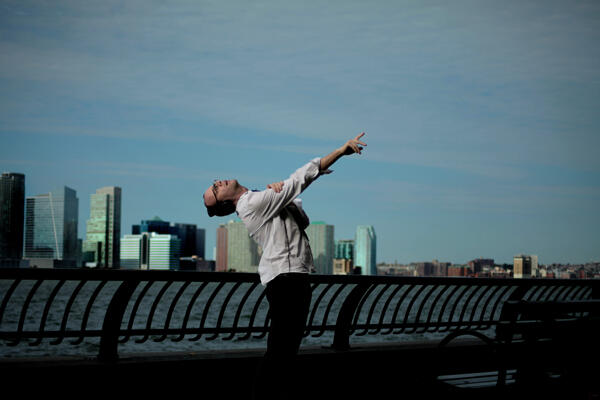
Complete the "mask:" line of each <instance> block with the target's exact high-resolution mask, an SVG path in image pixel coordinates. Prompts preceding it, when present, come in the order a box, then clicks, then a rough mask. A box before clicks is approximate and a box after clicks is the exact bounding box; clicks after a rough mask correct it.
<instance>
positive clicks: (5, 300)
mask: <svg viewBox="0 0 600 400" xmlns="http://www.w3.org/2000/svg"><path fill="white" fill-rule="evenodd" d="M20 283H21V279H15V280H14V281H13V283H12V284H11V285H10V288H8V290H7V291H6V293H5V294H4V298H3V299H2V305H0V326H2V318H4V310H6V306H7V305H8V302H9V300H10V298H11V296H12V294H13V292H14V291H15V289H16V288H17V286H19V284H20Z"/></svg>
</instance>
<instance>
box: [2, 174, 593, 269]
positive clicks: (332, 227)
mask: <svg viewBox="0 0 600 400" xmlns="http://www.w3.org/2000/svg"><path fill="white" fill-rule="evenodd" d="M3 174H6V175H7V176H8V175H15V174H16V175H17V176H20V175H23V176H24V174H22V173H20V172H4V173H3ZM63 187H64V190H67V191H68V192H69V193H70V192H72V193H73V194H72V195H73V196H76V193H77V190H76V189H72V188H69V187H67V186H63ZM109 189H113V190H114V189H116V190H118V202H119V203H120V202H121V198H120V196H121V190H122V189H121V188H120V187H116V186H108V187H103V188H100V189H96V192H95V193H91V194H90V196H91V199H92V201H91V203H93V202H94V196H98V195H99V194H100V195H103V196H107V193H102V192H106V191H107V190H109ZM55 191H56V190H55ZM25 193H27V186H26V185H25ZM51 193H52V191H50V192H49V193H45V194H38V195H34V196H29V195H27V194H25V199H27V198H32V200H31V201H33V199H34V198H47V197H48V196H50V195H51ZM75 201H76V202H77V203H78V205H77V210H78V211H77V221H78V222H77V225H78V228H77V232H80V233H81V232H82V233H83V237H79V236H81V235H79V234H78V237H77V239H80V240H82V249H81V250H82V256H83V253H84V252H85V247H84V245H83V243H85V238H86V234H87V225H88V224H89V222H90V220H89V219H88V220H87V222H86V219H85V218H83V219H82V218H79V214H80V213H81V212H82V211H81V205H80V204H79V199H78V198H77V197H75ZM110 202H114V200H110ZM32 204H33V203H32ZM109 204H110V203H109ZM32 207H33V205H32ZM111 207H112V205H111ZM91 208H92V207H90V209H91ZM24 210H25V211H26V204H24ZM83 212H85V211H83ZM25 214H26V213H24V226H23V231H24V232H26V223H27V222H26V219H27V217H26V215H25ZM88 215H89V212H88ZM222 220H227V221H223V223H221V224H220V225H219V226H220V227H221V226H223V227H226V226H227V225H229V224H230V223H235V224H237V225H239V224H241V221H240V220H239V218H237V217H232V216H229V217H226V218H223V219H222ZM156 221H159V223H164V224H166V226H167V227H168V230H169V231H172V230H173V229H174V228H182V227H187V226H192V225H195V224H188V223H170V222H167V221H163V220H162V219H160V218H159V217H157V216H155V217H153V218H152V219H146V220H142V223H144V222H145V223H152V222H154V223H156ZM82 224H84V225H83V229H82V226H81V225H82ZM320 225H323V226H327V227H329V229H330V230H331V232H330V234H331V236H334V232H335V224H332V225H329V224H325V223H324V222H323V221H316V222H313V223H311V224H310V226H313V228H314V227H315V226H320ZM130 226H131V230H132V231H135V230H136V227H137V228H138V229H139V227H140V225H139V224H131V225H130ZM361 227H362V228H368V227H369V225H357V226H356V227H355V231H354V236H353V237H354V239H348V238H347V237H337V235H335V236H334V238H333V243H334V247H335V243H337V242H338V241H346V240H350V241H353V242H354V241H355V240H356V237H357V232H358V230H360V228H361ZM370 227H371V228H372V226H370ZM218 229H219V227H217V229H216V230H215V232H214V241H206V237H209V238H210V237H211V236H212V235H206V229H205V228H203V227H199V228H198V229H197V234H203V235H206V236H205V238H204V240H198V241H197V243H203V244H204V249H199V250H198V251H197V252H198V253H204V254H213V256H212V257H206V256H205V257H203V258H204V259H206V260H212V261H216V257H215V256H216V254H217V252H218V248H217V245H218V243H217V236H218V232H217V230H218ZM126 231H127V228H126V227H125V230H123V226H121V229H120V232H126ZM371 234H372V235H373V237H375V233H374V232H371ZM126 235H127V234H125V233H123V234H121V236H120V237H119V239H123V238H125V236H126ZM24 236H25V234H24ZM238 236H239V234H238ZM320 236H323V235H322V234H321V235H320ZM225 237H227V235H226V236H225ZM248 238H249V236H248ZM23 240H24V242H23V254H25V237H24V238H23ZM194 240H195V239H194ZM210 242H213V243H214V246H212V247H209V245H208V243H210ZM376 246H377V245H375V247H376ZM251 247H252V248H254V245H251ZM257 251H259V250H258V248H257V250H253V251H252V253H253V254H254V253H256V254H255V255H253V256H251V258H252V260H254V261H253V262H254V263H255V264H258V258H257V257H258V254H260V253H259V252H257ZM313 252H314V250H313ZM333 252H334V249H331V253H332V254H331V257H329V258H331V259H332V260H333V258H334V257H333ZM376 254H378V253H377V252H376ZM484 256H486V255H481V254H478V255H471V256H468V257H466V258H465V259H461V260H449V259H447V258H443V257H442V258H441V259H445V260H448V261H450V263H452V264H456V265H463V264H466V263H467V260H471V259H474V258H477V257H479V258H482V257H484ZM518 256H519V253H515V254H513V255H510V256H507V257H506V258H507V259H508V260H509V261H504V260H498V262H499V263H500V264H512V261H513V260H514V259H515V257H518ZM23 257H24V258H25V256H24V255H23ZM536 257H538V256H537V255H536ZM492 258H493V257H492ZM399 259H400V260H402V261H398V260H399ZM436 259H438V258H437V257H429V258H422V259H405V258H399V257H395V258H393V259H380V258H379V257H378V256H377V258H376V262H375V264H408V263H415V262H417V263H418V262H427V261H426V260H436ZM496 260H497V259H496ZM597 262H600V259H593V260H583V261H579V262H578V261H574V260H567V261H566V262H555V261H551V260H549V261H545V262H543V264H548V265H550V264H586V263H597ZM536 263H537V261H536ZM541 264H542V263H541ZM255 266H256V265H253V266H251V267H255ZM250 270H251V271H254V270H253V269H252V268H250Z"/></svg>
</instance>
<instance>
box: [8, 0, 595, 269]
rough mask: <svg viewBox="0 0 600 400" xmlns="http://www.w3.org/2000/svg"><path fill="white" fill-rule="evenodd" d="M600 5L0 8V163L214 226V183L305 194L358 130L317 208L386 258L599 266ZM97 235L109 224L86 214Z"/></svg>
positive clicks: (38, 188) (312, 212)
mask: <svg viewBox="0 0 600 400" xmlns="http://www.w3.org/2000/svg"><path fill="white" fill-rule="evenodd" d="M598 21H600V3H598V2H595V1H588V0H581V1H577V2H564V1H554V0H550V1H549V2H548V1H537V0H536V1H530V2H510V3H508V4H505V3H498V2H493V1H485V0H484V1H480V2H475V3H474V2H471V1H462V0H460V1H457V2H453V3H444V2H439V3H438V2H427V3H423V2H410V1H398V2H391V3H390V2H377V1H376V2H360V1H356V0H348V1H344V2H339V3H338V2H333V3H326V4H325V3H320V4H317V3H312V4H304V3H293V2H285V3H282V2H277V1H269V0H267V1H265V2H260V3H254V2H245V1H239V0H233V1H230V2H226V3H223V2H216V3H207V2H191V3H181V2H169V1H167V2H162V1H161V2H157V1H154V0H148V1H143V2H141V1H139V0H131V1H128V2H127V3H123V2H115V1H113V0H106V1H104V2H102V3H98V4H93V5H91V4H89V3H81V2H70V1H63V0H58V1H56V2H53V3H52V4H51V5H47V4H45V3H40V2H37V1H31V0H23V1H18V2H11V1H9V2H6V3H3V6H2V7H0V50H1V51H2V54H3V57H2V59H1V60H0V84H1V85H2V88H3V90H2V93H1V94H0V110H1V111H0V115H1V118H0V121H1V122H0V169H1V170H2V171H14V172H20V173H23V174H25V175H26V176H27V181H26V182H27V185H26V191H27V193H26V195H27V196H33V195H36V194H38V193H47V192H48V191H49V190H53V188H55V187H59V186H61V185H66V186H68V187H72V188H76V189H77V191H78V193H80V194H85V196H86V199H87V194H88V193H94V191H95V190H96V188H98V187H104V186H118V187H121V188H123V191H124V192H123V196H124V203H123V208H122V212H123V221H122V223H123V227H124V228H127V227H129V226H130V225H132V224H135V223H137V222H139V221H141V220H144V219H147V218H149V217H151V216H153V215H160V216H163V217H164V218H166V219H168V220H171V221H182V222H185V223H191V224H196V225H197V226H200V227H203V228H205V229H206V230H207V231H209V232H210V237H207V241H206V245H207V249H208V251H209V252H210V251H211V249H212V248H214V247H215V240H216V239H215V237H214V232H215V231H216V229H217V227H218V226H219V224H221V223H223V222H224V221H226V220H225V219H222V218H212V219H211V218H209V217H208V216H207V215H206V211H205V209H204V206H203V204H202V194H203V192H204V191H205V190H206V188H207V187H208V186H209V185H210V184H211V183H212V182H213V179H216V178H218V179H228V178H229V179H231V178H236V179H238V180H239V181H240V183H242V184H243V185H244V186H246V187H248V188H251V189H264V188H265V187H266V185H267V184H269V183H272V182H278V181H280V180H282V179H285V178H287V177H288V176H289V174H290V173H291V172H293V171H294V170H295V169H296V168H298V167H300V166H301V165H304V164H305V163H306V162H307V161H309V160H310V159H312V158H314V157H320V156H324V155H326V154H328V153H329V152H331V151H332V150H333V149H334V148H337V147H339V146H340V145H341V144H342V143H344V142H345V141H346V140H347V139H349V138H351V137H355V136H356V135H357V134H358V133H360V132H363V131H364V132H366V135H365V137H364V138H363V139H364V140H365V142H366V143H367V144H368V147H367V148H366V149H365V151H363V154H362V155H360V156H359V155H355V156H351V157H345V158H343V159H341V160H339V161H338V162H337V163H336V164H335V165H334V166H333V168H332V169H333V170H334V172H333V174H330V175H326V176H322V177H320V178H319V179H318V180H317V181H316V182H314V184H312V185H311V186H310V187H309V188H308V189H307V190H306V191H305V192H304V193H303V194H302V200H303V208H304V209H305V210H306V212H307V214H308V216H309V217H310V218H311V220H316V221H318V220H324V221H328V223H330V224H332V225H335V234H336V239H338V238H351V237H353V235H354V230H355V228H356V226H358V225H364V224H370V225H373V226H375V227H376V229H377V234H378V242H377V245H378V258H379V260H383V261H385V260H388V261H391V260H395V259H398V260H402V261H403V262H409V261H412V260H430V259H443V260H453V261H455V262H460V261H462V260H468V259H471V258H473V257H489V258H493V259H495V260H498V262H502V263H510V262H512V257H513V256H514V255H516V254H538V255H539V256H540V260H542V261H541V262H544V263H554V262H556V263H568V262H572V263H585V262H589V261H591V260H598V259H600V253H599V252H600V250H599V246H598V232H597V227H598V226H599V225H600V213H599V212H598V210H597V204H598V203H600V183H599V182H600V158H598V157H597V154H596V153H597V150H596V149H597V148H599V147H600V135H598V131H599V130H600V115H599V114H598V112H597V110H598V109H599V108H600V57H599V55H600V48H599V47H598V46H597V43H598V42H599V41H600V29H599V28H598V26H600V24H599V23H598ZM80 203H81V204H80V211H81V213H80V218H79V232H80V233H81V232H84V229H85V226H84V222H85V219H86V218H87V216H88V215H89V212H90V210H89V206H90V205H89V204H88V201H87V200H86V201H81V202H80Z"/></svg>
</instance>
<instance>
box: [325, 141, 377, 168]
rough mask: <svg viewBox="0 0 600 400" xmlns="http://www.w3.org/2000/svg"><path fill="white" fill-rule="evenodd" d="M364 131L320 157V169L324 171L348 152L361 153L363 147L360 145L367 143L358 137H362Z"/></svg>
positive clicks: (348, 153)
mask: <svg viewBox="0 0 600 400" xmlns="http://www.w3.org/2000/svg"><path fill="white" fill-rule="evenodd" d="M364 135H365V133H364V132H363V133H361V134H360V135H358V136H356V137H355V138H354V139H350V140H348V141H347V142H346V143H344V145H343V146H342V147H340V148H338V149H335V150H334V151H332V152H331V153H329V154H327V155H326V156H325V157H323V158H321V166H320V169H321V171H326V170H327V169H328V168H329V167H331V166H332V165H333V163H335V162H336V161H337V160H339V159H340V158H341V157H342V156H347V155H350V154H354V153H358V154H361V151H362V149H363V147H362V146H366V145H367V144H366V143H364V142H362V141H361V140H360V138H362V137H363V136H364Z"/></svg>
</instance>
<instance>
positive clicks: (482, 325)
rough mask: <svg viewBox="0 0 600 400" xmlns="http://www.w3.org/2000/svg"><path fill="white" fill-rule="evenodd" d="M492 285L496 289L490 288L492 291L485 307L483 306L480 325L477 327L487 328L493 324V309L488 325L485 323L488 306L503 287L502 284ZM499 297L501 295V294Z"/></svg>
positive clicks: (479, 328)
mask: <svg viewBox="0 0 600 400" xmlns="http://www.w3.org/2000/svg"><path fill="white" fill-rule="evenodd" d="M491 287H494V289H493V290H491V289H490V290H491V293H490V295H489V296H488V298H487V300H486V301H485V303H484V304H483V307H482V308H481V315H480V316H479V325H478V326H477V327H476V328H475V329H478V330H483V329H487V328H489V327H490V326H491V324H490V323H489V322H491V321H492V318H493V317H494V313H493V311H491V312H490V314H489V317H488V324H487V325H485V315H486V312H487V310H488V307H489V306H490V304H491V302H492V299H494V296H495V295H496V293H497V292H498V291H499V290H500V289H501V288H502V286H500V285H493V286H491ZM491 287H490V288H491ZM498 297H500V295H499V296H498Z"/></svg>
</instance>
